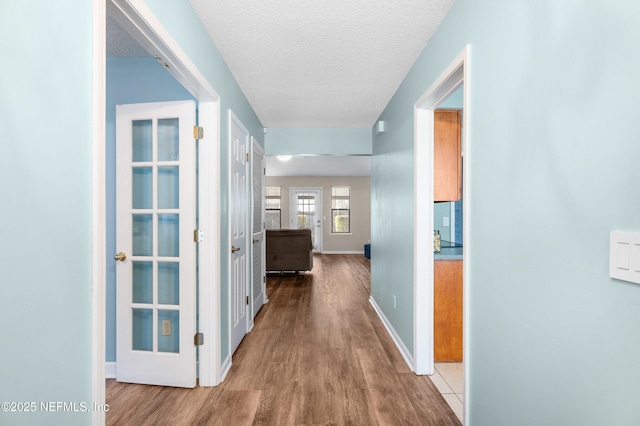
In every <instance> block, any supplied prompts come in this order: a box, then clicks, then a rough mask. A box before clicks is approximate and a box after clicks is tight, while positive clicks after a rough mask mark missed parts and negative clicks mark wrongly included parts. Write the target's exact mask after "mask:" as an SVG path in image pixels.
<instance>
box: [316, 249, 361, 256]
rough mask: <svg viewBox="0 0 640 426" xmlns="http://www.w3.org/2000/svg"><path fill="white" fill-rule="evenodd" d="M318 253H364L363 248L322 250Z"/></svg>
mask: <svg viewBox="0 0 640 426" xmlns="http://www.w3.org/2000/svg"><path fill="white" fill-rule="evenodd" d="M320 254H362V255H364V250H336V251H323V252H322V253H320Z"/></svg>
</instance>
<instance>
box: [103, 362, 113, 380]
mask: <svg viewBox="0 0 640 426" xmlns="http://www.w3.org/2000/svg"><path fill="white" fill-rule="evenodd" d="M105 364H106V365H105V369H104V370H105V377H106V378H107V379H115V378H116V363H115V362H107V363H105Z"/></svg>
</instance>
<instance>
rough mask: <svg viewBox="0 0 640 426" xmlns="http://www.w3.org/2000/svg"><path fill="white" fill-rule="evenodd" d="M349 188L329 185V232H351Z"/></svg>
mask: <svg viewBox="0 0 640 426" xmlns="http://www.w3.org/2000/svg"><path fill="white" fill-rule="evenodd" d="M350 204H351V188H350V187H348V186H333V187H331V232H332V233H334V234H348V233H349V232H351V209H350Z"/></svg>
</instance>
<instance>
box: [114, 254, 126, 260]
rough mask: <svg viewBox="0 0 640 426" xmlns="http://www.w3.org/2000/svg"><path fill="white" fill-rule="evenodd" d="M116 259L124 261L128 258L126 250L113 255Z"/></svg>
mask: <svg viewBox="0 0 640 426" xmlns="http://www.w3.org/2000/svg"><path fill="white" fill-rule="evenodd" d="M113 258H114V259H115V260H116V261H120V262H124V261H125V260H126V259H127V255H126V254H124V252H120V253H118V254H116V255H115V256H113Z"/></svg>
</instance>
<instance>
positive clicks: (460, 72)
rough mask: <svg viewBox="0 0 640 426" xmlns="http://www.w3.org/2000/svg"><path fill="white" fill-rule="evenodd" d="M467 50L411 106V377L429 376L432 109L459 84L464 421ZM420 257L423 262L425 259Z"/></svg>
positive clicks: (466, 390)
mask: <svg viewBox="0 0 640 426" xmlns="http://www.w3.org/2000/svg"><path fill="white" fill-rule="evenodd" d="M469 57H470V46H469V45H467V46H465V48H464V49H463V50H462V52H461V53H460V54H459V55H458V56H457V57H456V58H455V59H454V60H453V62H451V64H450V65H449V66H448V67H447V69H446V70H445V71H444V72H443V73H442V74H441V75H440V76H439V77H438V79H437V80H436V81H435V82H434V83H433V84H432V85H431V86H430V87H429V89H428V90H427V91H426V92H425V93H424V94H423V95H422V96H421V97H420V98H419V99H418V101H417V102H416V103H415V105H414V126H415V127H414V161H415V163H414V170H415V172H414V199H415V210H414V226H415V235H416V238H415V239H414V283H413V285H414V328H413V330H414V336H413V337H414V358H415V364H414V371H415V372H416V374H429V375H431V374H433V372H434V365H433V364H434V359H433V244H431V238H432V232H433V226H432V225H433V218H434V213H433V197H434V194H433V184H432V181H433V179H432V176H433V110H434V109H435V108H436V107H437V106H438V105H439V104H440V103H442V101H444V100H445V99H446V98H447V97H448V96H449V95H450V94H452V93H453V92H454V91H455V90H457V89H458V88H459V87H460V86H461V85H463V84H464V89H463V90H464V100H463V111H464V114H463V115H462V119H463V124H462V129H463V130H462V131H463V132H464V136H463V140H464V141H465V161H464V163H463V164H464V165H463V185H464V188H463V204H464V210H463V234H464V235H463V241H464V246H463V258H464V260H465V261H464V262H463V360H464V361H463V363H464V401H465V403H464V418H468V415H469V406H470V404H469V382H468V378H469V374H468V369H469V363H468V362H466V361H467V360H468V359H469V339H468V336H467V330H468V326H469V323H468V321H469V315H468V313H469V311H468V307H469V291H468V290H467V289H468V288H470V284H471V281H470V274H469V265H470V263H471V262H470V256H469V246H470V241H469V218H470V210H471V209H470V208H469V207H470V205H469V202H468V200H469V199H470V198H471V191H470V186H469V179H468V176H469V165H470V163H471V156H470V155H469V152H470V150H469V146H470V145H471V143H470V142H471V141H470V138H469V117H470V116H471V114H470V112H471V111H470V108H469V105H471V102H470V97H469V93H470V91H469V87H470V82H469V74H470V73H469ZM425 259H427V260H426V261H425Z"/></svg>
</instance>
